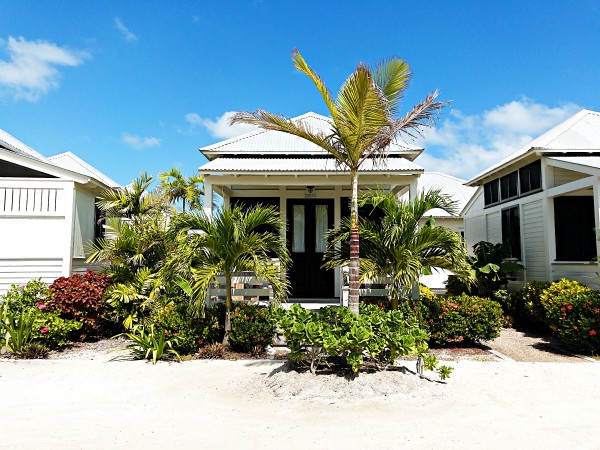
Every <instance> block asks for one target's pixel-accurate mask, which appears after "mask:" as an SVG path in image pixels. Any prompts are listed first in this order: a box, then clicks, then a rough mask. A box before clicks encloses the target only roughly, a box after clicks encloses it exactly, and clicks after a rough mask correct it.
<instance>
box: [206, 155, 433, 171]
mask: <svg viewBox="0 0 600 450" xmlns="http://www.w3.org/2000/svg"><path fill="white" fill-rule="evenodd" d="M344 171H345V172H348V169H345V170H344V167H340V166H339V165H338V164H337V162H336V160H335V159H334V158H333V157H331V158H253V157H249V158H227V157H221V158H217V159H215V160H212V161H209V162H208V163H206V164H204V165H203V166H201V167H200V168H198V172H200V173H201V174H211V173H245V174H247V173H249V172H253V173H265V172H266V173H270V174H273V173H277V172H285V173H289V172H301V173H307V172H318V173H343V172H344ZM406 171H410V172H423V168H422V167H420V166H418V165H416V164H415V163H413V162H411V161H409V160H408V159H406V158H394V157H389V158H386V159H385V160H384V161H380V162H374V161H372V160H367V161H365V162H364V163H363V164H362V166H361V168H360V172H374V173H389V172H406Z"/></svg>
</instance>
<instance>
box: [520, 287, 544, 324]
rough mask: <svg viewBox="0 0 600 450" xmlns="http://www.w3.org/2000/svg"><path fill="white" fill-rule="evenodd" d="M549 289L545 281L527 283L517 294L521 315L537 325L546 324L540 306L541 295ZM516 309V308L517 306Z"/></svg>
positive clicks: (542, 308) (542, 309)
mask: <svg viewBox="0 0 600 450" xmlns="http://www.w3.org/2000/svg"><path fill="white" fill-rule="evenodd" d="M549 287H550V283H548V282H547V281H532V282H530V283H527V284H526V285H525V286H524V287H523V289H521V291H519V293H518V297H520V298H521V299H522V308H523V311H522V312H521V311H519V312H521V314H522V315H523V316H524V317H525V318H526V319H529V320H530V321H532V322H535V323H538V324H544V323H546V312H545V310H544V306H543V305H542V299H541V296H542V293H543V292H544V291H545V290H546V289H548V288H549ZM517 308H518V306H517Z"/></svg>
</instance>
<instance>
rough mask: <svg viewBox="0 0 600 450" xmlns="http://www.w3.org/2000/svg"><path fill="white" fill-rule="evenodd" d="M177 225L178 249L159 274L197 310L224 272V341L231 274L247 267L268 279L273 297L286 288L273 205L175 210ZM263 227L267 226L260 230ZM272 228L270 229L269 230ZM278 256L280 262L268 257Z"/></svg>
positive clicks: (284, 257) (281, 242)
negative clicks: (210, 210) (209, 212)
mask: <svg viewBox="0 0 600 450" xmlns="http://www.w3.org/2000/svg"><path fill="white" fill-rule="evenodd" d="M173 221H174V223H173V227H174V229H177V230H178V240H179V244H178V249H177V251H175V252H173V256H172V257H171V258H170V259H169V260H168V261H167V262H166V264H165V266H164V268H163V273H164V276H166V277H169V276H175V277H176V278H178V279H177V280H175V281H177V282H178V284H179V285H180V287H182V288H183V289H184V291H186V293H187V294H188V295H189V296H190V297H191V300H192V306H194V307H195V311H196V313H200V314H201V312H202V310H203V308H204V301H205V299H206V295H207V293H208V289H209V287H210V284H211V283H212V282H215V281H216V280H217V277H218V276H219V275H222V276H224V278H225V292H226V298H225V306H226V316H225V337H224V338H223V344H226V345H227V344H228V343H229V340H228V339H229V332H230V330H231V317H230V316H231V311H232V309H233V303H232V298H231V289H232V277H233V275H234V274H235V273H238V272H242V271H252V272H254V273H255V274H256V276H257V277H258V278H263V279H265V280H267V281H268V282H269V283H270V284H271V286H272V288H273V293H274V297H275V302H276V303H277V302H280V301H282V300H284V299H285V297H286V296H287V293H288V290H289V284H288V281H287V277H286V276H285V274H284V271H285V268H286V266H287V264H288V263H289V258H290V257H289V253H288V249H287V246H286V243H285V240H284V239H283V237H282V236H281V234H280V233H279V230H281V228H282V227H283V222H282V220H281V219H280V217H279V213H278V211H277V210H276V209H275V208H274V207H271V206H269V207H266V206H262V205H257V206H255V207H253V208H250V209H248V210H246V211H244V210H243V209H242V208H241V207H239V206H237V207H234V208H233V209H230V208H224V209H222V210H218V211H217V213H216V214H215V215H214V216H213V217H212V218H211V217H209V216H207V215H206V214H205V213H204V212H203V211H197V212H193V213H190V214H185V215H183V214H182V215H179V216H177V217H175V218H174V219H173ZM265 226H267V227H266V228H268V229H269V230H267V231H263V230H265ZM270 228H272V230H270ZM272 256H274V257H276V258H279V266H278V265H277V264H276V263H275V262H274V261H273V260H272Z"/></svg>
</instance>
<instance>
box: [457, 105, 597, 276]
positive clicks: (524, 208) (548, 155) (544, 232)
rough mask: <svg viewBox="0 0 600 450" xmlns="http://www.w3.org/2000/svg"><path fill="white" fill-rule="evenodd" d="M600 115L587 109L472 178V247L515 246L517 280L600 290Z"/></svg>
mask: <svg viewBox="0 0 600 450" xmlns="http://www.w3.org/2000/svg"><path fill="white" fill-rule="evenodd" d="M599 177H600V113H598V112H595V111H589V110H582V111H580V112H578V113H577V114H575V115H574V116H573V117H571V118H570V119H568V120H566V121H565V122H563V123H561V124H560V125H558V126H556V127H554V128H553V129H551V130H550V131H548V132H546V133H544V134H543V135H541V136H540V137H538V138H537V139H535V140H533V141H532V142H531V143H529V144H528V145H526V146H524V147H523V148H521V149H519V150H518V151H517V152H515V153H514V154H512V155H511V156H509V157H508V158H506V159H505V160H503V161H501V162H499V163H498V164H495V165H494V166H492V167H490V168H489V169H487V170H485V171H484V172H482V173H481V174H479V175H477V176H476V177H474V178H473V179H472V180H470V181H469V182H468V183H467V185H469V186H474V187H477V192H476V194H475V195H474V196H473V198H472V199H471V201H470V202H469V203H468V204H467V206H466V207H465V208H464V210H463V212H462V216H463V217H464V220H465V237H466V240H467V243H468V245H469V246H472V245H473V244H475V243H477V242H479V241H482V240H484V241H489V242H493V243H498V242H506V243H508V244H509V246H510V249H511V253H512V255H511V256H512V257H513V258H516V259H517V260H520V261H522V263H523V265H524V266H525V270H524V271H523V273H522V274H521V275H520V276H519V279H518V283H517V284H518V285H521V284H523V283H527V282H529V281H532V280H547V281H552V280H558V279H560V278H563V277H566V278H570V279H575V280H578V281H581V282H584V283H586V284H588V285H592V286H595V287H597V286H598V284H599V279H598V272H599V267H598V262H597V256H598V255H599V254H600V253H599V251H600V245H599V243H598V241H597V240H596V236H595V233H594V228H596V227H600V187H599V180H600V178H599Z"/></svg>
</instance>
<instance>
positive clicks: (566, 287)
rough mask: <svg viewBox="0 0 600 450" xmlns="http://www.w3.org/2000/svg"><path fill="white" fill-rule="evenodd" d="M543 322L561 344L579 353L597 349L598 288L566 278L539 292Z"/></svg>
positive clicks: (599, 339)
mask: <svg viewBox="0 0 600 450" xmlns="http://www.w3.org/2000/svg"><path fill="white" fill-rule="evenodd" d="M540 301H541V304H542V307H543V308H544V313H545V323H546V324H547V325H548V326H549V327H550V328H551V329H552V330H553V331H554V332H555V333H556V334H557V335H558V337H559V338H560V340H561V341H562V342H563V343H564V345H565V346H566V347H567V348H568V349H570V350H573V351H576V352H582V353H592V354H599V353H600V337H599V336H598V334H599V333H600V292H598V291H594V290H593V289H590V288H588V287H586V286H583V285H581V284H580V283H578V282H576V281H569V280H566V279H563V280H560V281H558V282H554V283H552V284H551V285H550V286H549V287H548V288H547V289H546V290H544V291H543V292H542V293H541V295H540Z"/></svg>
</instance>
